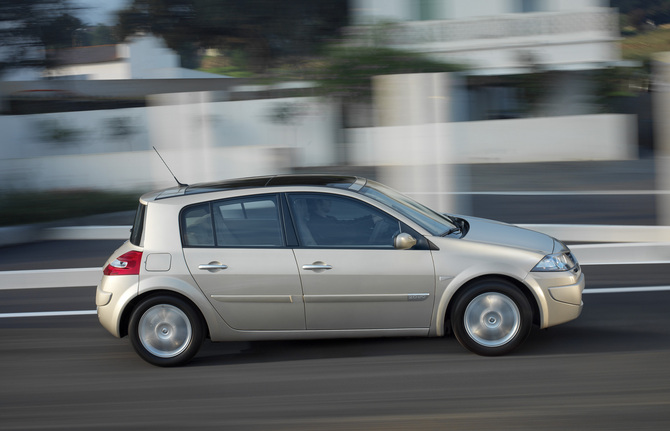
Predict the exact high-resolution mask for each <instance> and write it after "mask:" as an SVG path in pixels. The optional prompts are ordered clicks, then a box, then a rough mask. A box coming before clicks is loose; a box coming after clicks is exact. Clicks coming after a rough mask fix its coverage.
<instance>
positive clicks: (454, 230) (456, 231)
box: [440, 227, 461, 236]
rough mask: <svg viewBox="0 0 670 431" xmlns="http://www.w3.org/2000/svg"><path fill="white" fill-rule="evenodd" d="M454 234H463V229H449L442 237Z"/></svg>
mask: <svg viewBox="0 0 670 431" xmlns="http://www.w3.org/2000/svg"><path fill="white" fill-rule="evenodd" d="M452 233H461V228H460V227H452V228H451V229H449V230H448V231H446V232H445V233H443V234H442V235H440V236H448V235H451V234H452Z"/></svg>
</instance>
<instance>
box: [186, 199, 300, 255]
mask: <svg viewBox="0 0 670 431" xmlns="http://www.w3.org/2000/svg"><path fill="white" fill-rule="evenodd" d="M264 197H265V198H270V199H271V200H273V201H274V204H275V208H276V210H277V220H276V221H277V223H278V224H279V230H280V232H279V238H280V240H281V242H282V244H281V245H243V244H233V245H220V244H219V238H218V237H217V235H216V220H215V218H216V215H215V208H214V206H215V205H216V204H217V203H221V202H225V201H234V200H243V199H253V200H262V198H264ZM204 204H206V205H208V206H209V214H210V222H211V225H212V234H213V236H214V245H213V246H210V245H190V244H187V241H186V234H187V232H186V226H185V224H184V223H185V220H184V212H185V211H187V210H188V209H189V208H193V207H196V206H200V205H204ZM282 206H283V205H282V202H281V194H280V193H261V194H249V195H242V196H232V197H228V198H223V199H214V200H211V201H204V202H196V203H193V204H190V205H186V206H184V207H183V208H182V209H181V210H180V211H179V230H180V232H179V234H180V235H179V236H180V237H181V246H182V248H201V249H203V248H204V249H215V248H216V249H234V248H245V249H247V248H248V249H280V248H290V247H289V246H288V245H287V244H288V241H287V238H286V227H285V222H284V215H283V213H284V212H283V208H282Z"/></svg>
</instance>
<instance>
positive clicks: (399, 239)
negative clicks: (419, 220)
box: [393, 232, 416, 250]
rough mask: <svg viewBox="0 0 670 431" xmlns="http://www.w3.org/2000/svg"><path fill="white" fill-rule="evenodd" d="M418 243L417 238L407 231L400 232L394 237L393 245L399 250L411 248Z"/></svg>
mask: <svg viewBox="0 0 670 431" xmlns="http://www.w3.org/2000/svg"><path fill="white" fill-rule="evenodd" d="M415 245H416V239H414V237H413V236H412V235H410V234H408V233H406V232H402V233H399V234H398V235H396V237H395V238H393V247H395V248H397V249H398V250H409V249H410V248H412V247H414V246H415Z"/></svg>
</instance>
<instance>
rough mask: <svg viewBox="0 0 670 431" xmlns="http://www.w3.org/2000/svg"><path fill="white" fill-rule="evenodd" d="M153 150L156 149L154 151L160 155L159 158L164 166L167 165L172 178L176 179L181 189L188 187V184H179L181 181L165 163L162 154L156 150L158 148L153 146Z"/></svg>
mask: <svg viewBox="0 0 670 431" xmlns="http://www.w3.org/2000/svg"><path fill="white" fill-rule="evenodd" d="M152 148H153V149H154V151H155V152H156V154H158V157H160V159H161V161H162V162H163V164H164V165H165V167H166V168H167V170H168V171H170V174H172V178H174V180H175V181H176V182H177V184H179V187H188V184H182V183H180V182H179V180H178V179H177V177H176V176H175V175H174V173H172V169H170V167H169V166H168V164H167V163H165V160H163V157H162V156H161V153H159V152H158V150H157V149H156V147H155V146H153V145H152Z"/></svg>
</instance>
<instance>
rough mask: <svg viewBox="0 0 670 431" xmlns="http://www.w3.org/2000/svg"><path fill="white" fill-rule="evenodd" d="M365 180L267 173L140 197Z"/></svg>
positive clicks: (354, 185)
mask: <svg viewBox="0 0 670 431" xmlns="http://www.w3.org/2000/svg"><path fill="white" fill-rule="evenodd" d="M366 182H367V179H366V178H361V177H356V176H352V175H323V174H293V175H267V176H260V177H247V178H235V179H229V180H224V181H215V182H207V183H198V184H193V185H182V186H178V187H171V188H168V189H163V190H159V191H157V192H152V193H148V194H147V195H145V196H143V197H142V199H143V200H159V199H168V198H171V197H176V196H185V195H195V194H200V193H210V192H221V191H227V190H238V189H251V188H262V187H280V186H321V187H334V188H339V189H348V190H353V191H358V190H360V189H361V188H363V186H365V183H366Z"/></svg>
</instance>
